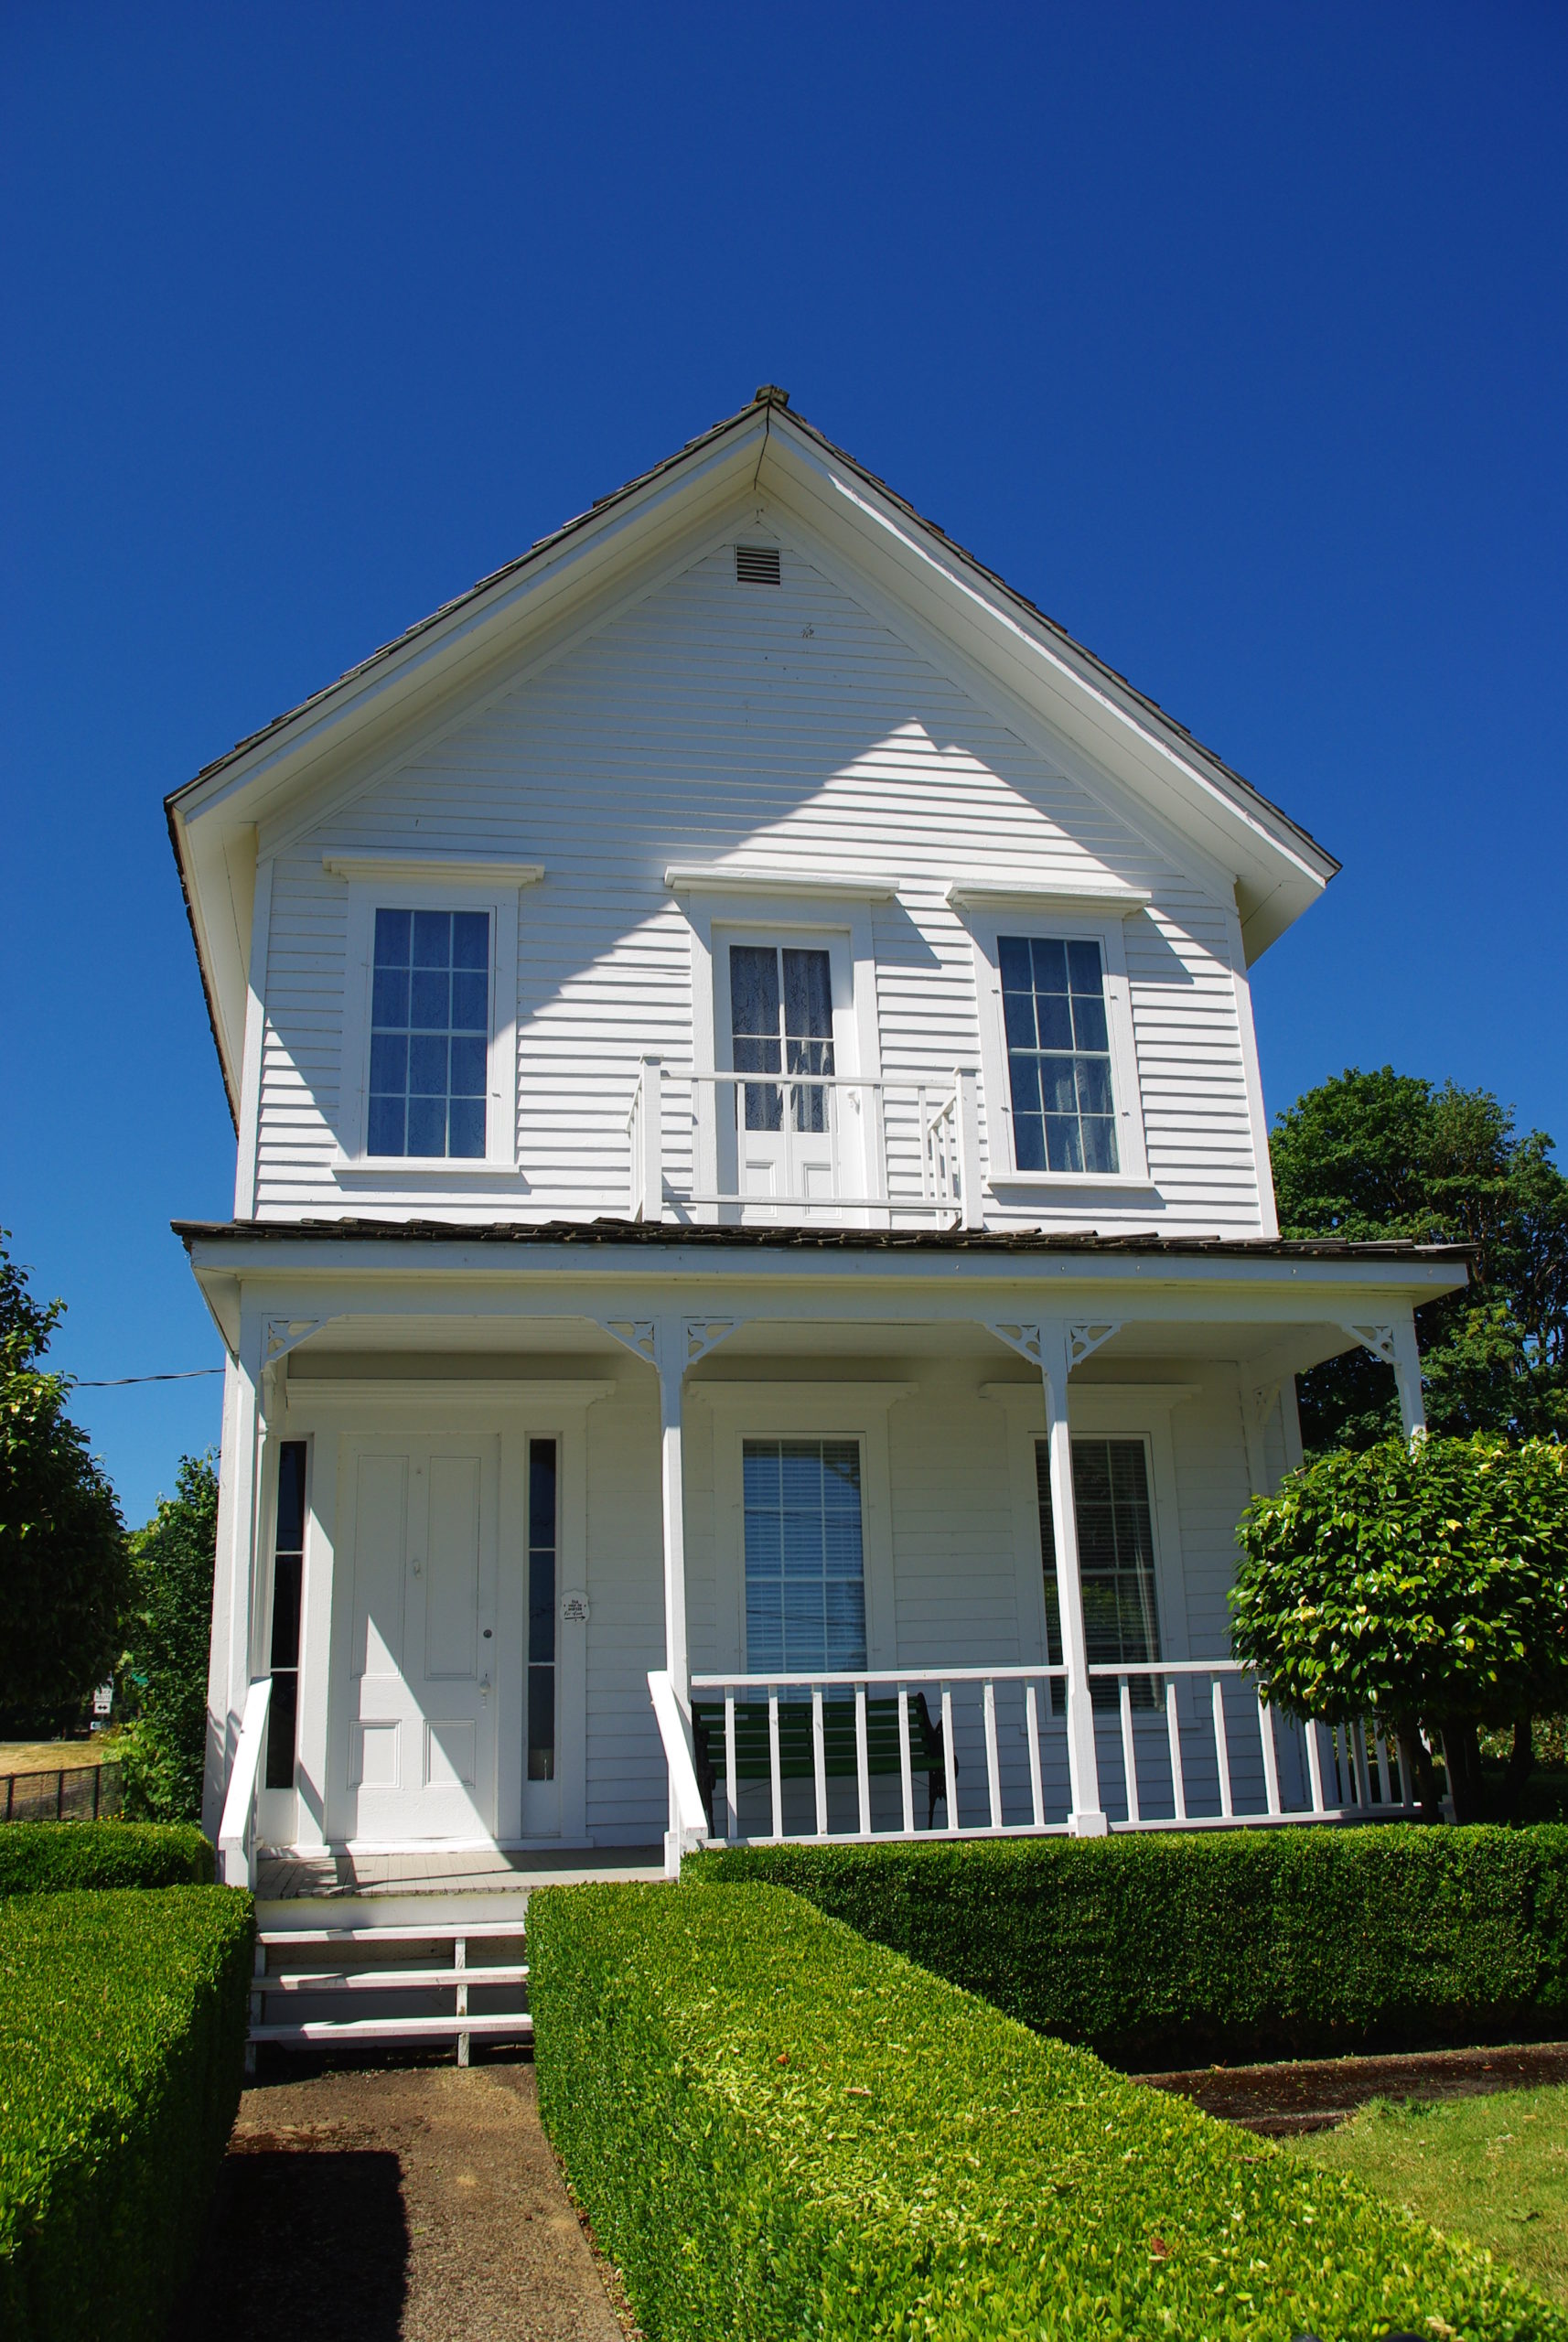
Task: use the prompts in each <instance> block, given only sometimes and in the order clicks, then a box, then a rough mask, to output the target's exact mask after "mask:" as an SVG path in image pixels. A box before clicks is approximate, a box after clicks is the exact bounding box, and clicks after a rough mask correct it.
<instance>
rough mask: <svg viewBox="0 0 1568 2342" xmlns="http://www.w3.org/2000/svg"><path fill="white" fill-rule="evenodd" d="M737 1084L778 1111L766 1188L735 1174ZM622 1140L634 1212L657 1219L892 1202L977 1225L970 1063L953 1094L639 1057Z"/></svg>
mask: <svg viewBox="0 0 1568 2342" xmlns="http://www.w3.org/2000/svg"><path fill="white" fill-rule="evenodd" d="M746 1090H753V1091H758V1092H770V1093H773V1097H772V1099H771V1101H770V1105H771V1106H772V1107H773V1108H774V1109H776V1112H777V1117H778V1127H777V1129H776V1130H774V1131H771V1132H769V1133H768V1135H770V1136H772V1137H774V1138H776V1139H777V1141H778V1149H777V1158H776V1160H775V1161H774V1162H773V1163H772V1164H771V1165H770V1166H769V1169H770V1173H771V1175H772V1176H773V1182H774V1184H773V1185H772V1186H771V1187H769V1188H768V1191H767V1192H766V1193H763V1192H760V1191H752V1190H748V1188H747V1187H746V1184H745V1180H744V1176H743V1172H742V1166H741V1151H742V1150H743V1148H744V1146H745V1144H746V1138H747V1135H748V1133H746V1130H745V1129H744V1128H742V1127H741V1125H742V1123H743V1122H744V1115H745V1107H744V1101H743V1097H742V1093H743V1092H744V1091H746ZM672 1093H673V1094H672ZM749 1135H750V1136H751V1137H752V1139H753V1140H755V1139H756V1138H757V1136H758V1135H759V1133H756V1132H752V1133H749ZM626 1136H627V1146H628V1158H629V1184H628V1206H629V1209H630V1212H631V1216H632V1218H633V1219H645V1220H651V1219H661V1218H662V1217H663V1214H664V1211H665V1208H666V1206H667V1205H669V1206H671V1207H673V1208H674V1209H677V1210H681V1209H686V1210H691V1211H695V1212H699V1213H702V1212H716V1211H718V1210H720V1209H723V1208H724V1207H725V1206H731V1207H735V1206H742V1205H746V1206H750V1207H752V1208H753V1209H764V1210H766V1209H774V1208H777V1207H779V1206H783V1207H785V1208H786V1209H789V1210H790V1211H792V1212H796V1211H798V1212H806V1213H810V1212H825V1213H842V1212H846V1211H867V1210H875V1209H893V1210H896V1211H901V1212H914V1213H920V1214H923V1215H926V1216H929V1217H930V1218H932V1219H937V1220H939V1221H940V1220H943V1219H947V1220H953V1221H957V1222H959V1223H960V1224H961V1225H962V1226H964V1227H978V1226H979V1225H980V1220H981V1213H980V1134H979V1107H978V1078H977V1076H976V1075H975V1073H974V1072H973V1071H972V1069H966V1068H958V1069H955V1070H954V1073H953V1076H952V1085H951V1087H950V1088H948V1087H946V1086H945V1085H944V1084H943V1083H941V1082H940V1081H939V1082H891V1081H884V1080H872V1079H869V1078H866V1077H864V1076H862V1075H859V1074H833V1073H822V1074H804V1073H776V1074H768V1073H761V1074H758V1073H698V1072H696V1071H694V1070H692V1069H675V1068H671V1067H667V1066H665V1065H663V1064H662V1063H661V1062H660V1059H658V1058H644V1059H643V1062H642V1068H641V1070H640V1072H639V1075H638V1080H637V1086H636V1089H635V1090H633V1092H632V1100H631V1106H630V1109H629V1111H628V1114H627V1119H626ZM671 1136H674V1137H675V1139H676V1144H674V1145H673V1146H671V1145H669V1144H667V1141H668V1140H669V1139H670V1138H671ZM732 1151H733V1154H734V1160H733V1162H729V1161H725V1162H724V1167H723V1169H722V1170H721V1158H725V1157H728V1156H729V1155H731V1153H732ZM852 1173H853V1176H852Z"/></svg>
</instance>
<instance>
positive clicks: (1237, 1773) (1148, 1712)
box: [1089, 1659, 1416, 1830]
mask: <svg viewBox="0 0 1568 2342" xmlns="http://www.w3.org/2000/svg"><path fill="white" fill-rule="evenodd" d="M1089 1676H1090V1683H1091V1684H1093V1685H1104V1686H1106V1687H1107V1688H1109V1687H1110V1686H1111V1685H1112V1684H1113V1685H1114V1686H1115V1695H1116V1696H1115V1716H1116V1722H1117V1724H1118V1726H1119V1732H1118V1734H1117V1739H1118V1741H1119V1748H1118V1747H1115V1746H1113V1747H1112V1749H1110V1750H1107V1749H1106V1748H1105V1747H1104V1746H1103V1745H1101V1747H1100V1748H1099V1750H1098V1752H1097V1753H1098V1755H1099V1762H1100V1775H1101V1781H1100V1787H1101V1803H1105V1802H1106V1799H1107V1793H1108V1792H1112V1791H1114V1790H1115V1789H1117V1788H1118V1787H1119V1788H1120V1791H1121V1803H1122V1813H1121V1814H1119V1815H1118V1814H1116V1813H1115V1812H1114V1811H1113V1812H1112V1824H1111V1826H1112V1829H1124V1830H1170V1829H1197V1828H1210V1829H1212V1828H1215V1827H1217V1826H1222V1827H1224V1828H1227V1829H1233V1828H1240V1827H1244V1826H1246V1825H1248V1824H1252V1823H1258V1822H1262V1823H1269V1822H1278V1821H1365V1820H1368V1819H1369V1818H1382V1817H1387V1818H1389V1819H1392V1818H1393V1816H1394V1815H1395V1814H1396V1813H1399V1814H1408V1813H1412V1812H1413V1811H1414V1810H1415V1802H1416V1801H1415V1776H1414V1768H1413V1766H1412V1762H1411V1756H1410V1751H1409V1750H1408V1749H1404V1748H1390V1747H1389V1746H1388V1745H1387V1743H1386V1742H1385V1741H1384V1740H1383V1739H1382V1738H1381V1736H1380V1735H1378V1734H1377V1733H1375V1732H1374V1731H1372V1730H1370V1729H1369V1727H1368V1726H1367V1725H1366V1724H1341V1725H1336V1726H1334V1727H1333V1728H1332V1729H1331V1728H1330V1727H1328V1726H1327V1725H1325V1724H1301V1723H1299V1722H1297V1721H1296V1720H1295V1719H1294V1718H1292V1717H1288V1716H1284V1715H1282V1714H1279V1713H1278V1712H1277V1711H1276V1710H1274V1709H1273V1708H1271V1707H1268V1706H1266V1705H1265V1703H1264V1702H1263V1701H1262V1698H1261V1697H1260V1696H1259V1693H1258V1689H1257V1685H1256V1682H1255V1681H1254V1679H1253V1678H1252V1676H1251V1673H1250V1671H1248V1670H1247V1669H1246V1668H1244V1667H1243V1666H1242V1665H1241V1663H1240V1660H1234V1659H1226V1660H1218V1659H1188V1660H1163V1661H1160V1662H1158V1663H1150V1664H1147V1665H1144V1666H1138V1667H1101V1666H1091V1667H1090V1671H1089ZM1184 1690H1185V1692H1186V1697H1185V1699H1184V1697H1183V1696H1182V1695H1183V1692H1184ZM1097 1708H1098V1703H1097ZM1104 1720H1105V1719H1104V1718H1103V1715H1102V1714H1097V1724H1099V1723H1101V1722H1102V1721H1104ZM1096 1739H1097V1742H1102V1735H1101V1733H1100V1732H1098V1731H1097V1733H1096ZM1108 1758H1109V1762H1108V1761H1107V1760H1108ZM1118 1759H1119V1762H1118ZM1118 1773H1119V1774H1120V1780H1119V1781H1118Z"/></svg>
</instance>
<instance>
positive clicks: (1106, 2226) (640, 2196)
mask: <svg viewBox="0 0 1568 2342" xmlns="http://www.w3.org/2000/svg"><path fill="white" fill-rule="evenodd" d="M528 1928H529V1957H530V1963H531V1969H532V1974H531V1979H530V1992H531V1996H532V2005H533V2013H534V2025H535V2028H536V2033H535V2040H536V2050H537V2057H538V2070H539V2100H540V2111H541V2113H542V2116H543V2119H544V2122H545V2125H546V2128H547V2129H548V2131H549V2133H550V2135H551V2138H552V2139H553V2142H554V2144H555V2146H556V2148H557V2150H558V2151H559V2153H560V2154H561V2156H562V2159H563V2161H564V2164H565V2166H566V2170H567V2173H568V2175H569V2176H570V2178H571V2181H572V2185H573V2186H574V2188H575V2191H576V2194H577V2196H578V2197H579V2199H580V2201H581V2202H582V2204H583V2206H584V2208H585V2210H586V2212H587V2214H588V2217H589V2218H590V2219H591V2220H592V2221H593V2223H594V2227H595V2229H596V2233H597V2236H598V2239H599V2241H600V2243H601V2244H602V2245H603V2246H604V2248H605V2250H606V2251H607V2252H608V2253H610V2254H611V2255H613V2257H614V2259H615V2260H616V2261H618V2263H619V2266H620V2269H621V2272H622V2274H623V2276H624V2277H625V2280H626V2285H627V2291H628V2294H629V2296H630V2298H631V2302H632V2304H633V2306H634V2308H635V2309H636V2311H637V2315H638V2317H639V2321H640V2322H641V2324H642V2326H643V2327H644V2329H645V2330H646V2332H647V2333H648V2334H649V2335H650V2337H654V2338H655V2342H724V2337H736V2342H742V2338H743V2337H744V2342H802V2338H803V2337H819V2342H828V2337H832V2342H858V2337H873V2336H875V2337H887V2338H888V2342H986V2337H992V2338H993V2342H1001V2337H1029V2336H1033V2337H1041V2336H1045V2335H1051V2336H1069V2335H1070V2336H1077V2337H1090V2336H1107V2337H1109V2336H1134V2337H1161V2342H1169V2337H1173V2336H1181V2337H1198V2336H1202V2337H1205V2342H1222V2337H1233V2336H1241V2335H1247V2336H1267V2337H1278V2342H1284V2337H1291V2336H1296V2335H1299V2334H1300V2333H1301V2332H1302V2331H1303V2329H1304V2328H1310V2329H1311V2330H1312V2331H1313V2332H1314V2333H1316V2334H1320V2335H1323V2336H1325V2337H1332V2342H1349V2338H1350V2337H1372V2336H1374V2335H1380V2334H1382V2333H1384V2332H1386V2331H1387V2329H1388V2328H1389V2327H1391V2326H1394V2327H1407V2328H1412V2329H1415V2330H1417V2331H1419V2332H1420V2333H1422V2334H1431V2333H1434V2332H1436V2333H1438V2334H1457V2335H1463V2336H1464V2337H1466V2342H1505V2337H1509V2342H1526V2337H1529V2342H1568V2317H1565V2316H1564V2315H1562V2314H1561V2313H1560V2312H1558V2311H1556V2310H1554V2309H1552V2308H1550V2307H1548V2306H1547V2305H1546V2304H1543V2303H1541V2301H1539V2300H1538V2299H1537V2298H1536V2297H1535V2296H1534V2295H1533V2294H1530V2291H1529V2290H1528V2288H1527V2287H1525V2286H1524V2285H1523V2284H1522V2283H1519V2282H1518V2281H1516V2280H1514V2279H1511V2278H1509V2277H1505V2276H1504V2275H1503V2274H1502V2272H1500V2271H1498V2269H1497V2268H1495V2267H1494V2266H1493V2264H1492V2262H1491V2260H1490V2257H1489V2256H1488V2255H1487V2254H1485V2253H1483V2252H1481V2251H1477V2250H1475V2249H1473V2248H1471V2247H1469V2246H1466V2245H1462V2244H1458V2243H1455V2242H1452V2241H1445V2240H1444V2239H1443V2238H1441V2237H1439V2236H1438V2235H1436V2234H1435V2233H1434V2231H1433V2230H1432V2229H1426V2228H1424V2227H1423V2226H1422V2225H1421V2224H1420V2223H1419V2222H1418V2221H1416V2220H1414V2219H1412V2218H1410V2216H1409V2215H1408V2214H1406V2213H1404V2212H1402V2211H1401V2210H1399V2209H1398V2208H1396V2207H1394V2206H1392V2205H1388V2204H1382V2203H1379V2202H1376V2201H1374V2200H1373V2199H1372V2198H1371V2197H1369V2196H1367V2195H1365V2194H1363V2193H1362V2191H1361V2190H1360V2189H1359V2187H1357V2186H1355V2184H1354V2183H1353V2182H1351V2181H1349V2180H1348V2179H1344V2178H1340V2177H1330V2176H1329V2175H1326V2174H1325V2173H1321V2172H1316V2171H1314V2170H1312V2169H1311V2168H1310V2167H1309V2166H1307V2165H1303V2164H1300V2163H1297V2162H1296V2161H1295V2160H1294V2159H1293V2158H1291V2157H1289V2156H1287V2155H1285V2154H1283V2153H1282V2152H1281V2151H1280V2150H1279V2149H1277V2148H1274V2147H1272V2146H1269V2145H1267V2144H1265V2143H1262V2142H1261V2141H1259V2140H1256V2139H1253V2138H1251V2137H1249V2136H1248V2135H1247V2134H1246V2133H1242V2132H1239V2131H1235V2130H1232V2129H1230V2128H1229V2127H1228V2126H1227V2125H1225V2124H1223V2123H1219V2122H1213V2121H1211V2120H1210V2118H1209V2117H1208V2116H1207V2115H1204V2114H1200V2113H1199V2112H1198V2111H1197V2109H1196V2108H1194V2107H1192V2106H1190V2105H1188V2104H1187V2102H1186V2100H1181V2099H1176V2098H1172V2097H1168V2096H1166V2095H1165V2093H1164V2092H1163V2091H1157V2090H1146V2089H1139V2088H1138V2087H1137V2086H1136V2085H1135V2084H1133V2083H1131V2082H1127V2081H1124V2080H1122V2079H1121V2078H1120V2077H1119V2076H1117V2075H1115V2074H1112V2073H1111V2072H1110V2071H1109V2070H1108V2069H1107V2068H1105V2067H1104V2066H1102V2065H1101V2063H1100V2062H1099V2060H1098V2059H1097V2058H1095V2057H1091V2056H1090V2054H1089V2053H1088V2052H1087V2051H1086V2050H1082V2049H1074V2048H1069V2047H1067V2046H1066V2045H1065V2044H1063V2043H1061V2042H1056V2041H1045V2040H1042V2039H1040V2038H1039V2036H1037V2035H1035V2034H1032V2033H1030V2032H1028V2031H1027V2030H1026V2028H1025V2027H1024V2026H1022V2025H1016V2024H1015V2023H1014V2022H1013V2021H1012V2020H1011V2019H1010V2018H1008V2017H1004V2016H1003V2015H1001V2014H999V2013H998V2012H997V2011H996V2010H994V2009H992V2008H988V2007H987V2006H986V2005H985V2004H984V2003H983V2002H982V2001H979V2000H976V1999H975V1998H974V1997H973V1996H972V1994H970V1993H963V1992H961V1991H959V1990H958V1988H957V1987H956V1986H954V1985H951V1984H948V1983H946V1982H943V1981H942V1980H941V1979H940V1977H936V1976H932V1975H929V1974H928V1973H926V1972H925V1971H922V1970H920V1969H918V1968H916V1967H915V1966H914V1965H913V1964H912V1963H911V1962H909V1961H906V1960H901V1959H900V1958H898V1957H897V1954H896V1953H892V1952H888V1951H885V1950H881V1949H880V1948H879V1947H878V1946H876V1945H875V1944H870V1943H867V1942H866V1941H865V1939H864V1938H863V1937H861V1936H858V1935H856V1934H855V1933H854V1931H853V1930H852V1929H850V1928H845V1927H843V1926H841V1925H840V1924H839V1923H838V1922H837V1921H835V1920H832V1919H829V1918H823V1917H822V1914H821V1912H819V1911H815V1910H813V1909H812V1908H811V1906H810V1905H809V1904H806V1903H804V1902H802V1901H801V1900H800V1897H798V1896H793V1895H789V1894H787V1893H784V1892H782V1891H781V1890H779V1888H776V1887H768V1886H732V1887H729V1888H727V1889H725V1891H724V1892H723V1893H722V1894H720V1893H714V1894H704V1893H690V1892H686V1891H684V1890H682V1889H679V1888H671V1887H668V1886H640V1885H637V1886H583V1887H552V1888H548V1889H545V1890H543V1891H541V1892H538V1893H536V1894H534V1895H533V1896H531V1897H530V1900H529V1911H528ZM1440 2320H1441V2321H1442V2323H1439V2321H1440Z"/></svg>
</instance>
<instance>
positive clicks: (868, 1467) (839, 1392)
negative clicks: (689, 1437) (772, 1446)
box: [686, 1382, 918, 1675]
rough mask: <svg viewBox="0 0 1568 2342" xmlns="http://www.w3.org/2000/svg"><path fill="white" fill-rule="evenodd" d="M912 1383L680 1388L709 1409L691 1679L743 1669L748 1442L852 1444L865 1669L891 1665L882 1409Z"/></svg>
mask: <svg viewBox="0 0 1568 2342" xmlns="http://www.w3.org/2000/svg"><path fill="white" fill-rule="evenodd" d="M917 1388H918V1385H917V1384H915V1383H913V1382H841V1383H831V1382H830V1383H809V1382H808V1383H800V1384H796V1383H782V1382H753V1383H745V1382H730V1383H725V1382H689V1383H688V1384H687V1385H686V1396H687V1398H688V1400H692V1399H698V1398H700V1399H702V1400H704V1401H705V1402H707V1404H708V1405H709V1406H710V1407H711V1408H712V1410H713V1425H714V1647H715V1648H714V1665H713V1666H712V1667H711V1668H707V1667H699V1668H698V1670H697V1672H698V1673H699V1674H714V1675H722V1674H725V1673H726V1672H727V1673H733V1674H741V1673H743V1672H744V1671H745V1663H746V1494H745V1481H744V1477H743V1470H742V1451H743V1449H744V1446H745V1444H746V1441H747V1440H748V1439H853V1440H855V1441H857V1442H858V1443H859V1446H860V1540H861V1561H862V1565H863V1568H864V1572H865V1664H866V1667H867V1669H868V1670H869V1669H874V1668H881V1667H897V1664H898V1635H897V1611H896V1608H895V1597H894V1575H893V1470H892V1464H891V1461H890V1458H889V1453H888V1440H887V1415H888V1410H889V1409H890V1408H891V1407H892V1406H894V1405H895V1404H896V1403H897V1401H898V1400H900V1399H904V1398H908V1395H909V1393H910V1392H911V1391H914V1390H916V1389H917Z"/></svg>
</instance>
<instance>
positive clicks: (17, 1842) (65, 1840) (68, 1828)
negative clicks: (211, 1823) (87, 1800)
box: [0, 1821, 214, 1895]
mask: <svg viewBox="0 0 1568 2342" xmlns="http://www.w3.org/2000/svg"><path fill="white" fill-rule="evenodd" d="M213 1875H214V1872H213V1861H212V1848H211V1847H210V1845H209V1843H208V1842H207V1840H206V1839H205V1838H204V1837H203V1836H202V1834H201V1832H200V1831H199V1829H198V1828H197V1827H196V1824H195V1823H194V1822H193V1821H12V1822H8V1823H5V1824H4V1825H0V1895H54V1894H58V1893H59V1891H60V1890H61V1889H62V1888H66V1887H78V1886H210V1885H211V1884H212V1879H213Z"/></svg>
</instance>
